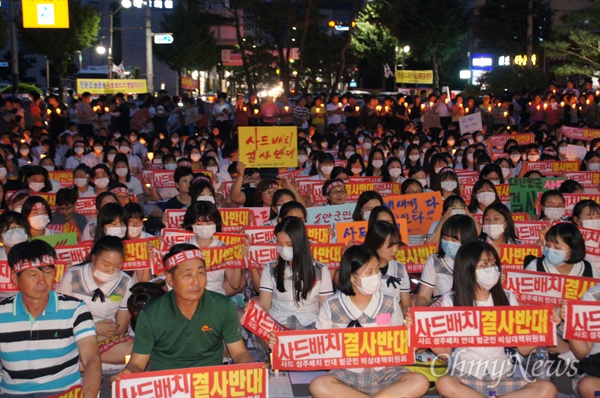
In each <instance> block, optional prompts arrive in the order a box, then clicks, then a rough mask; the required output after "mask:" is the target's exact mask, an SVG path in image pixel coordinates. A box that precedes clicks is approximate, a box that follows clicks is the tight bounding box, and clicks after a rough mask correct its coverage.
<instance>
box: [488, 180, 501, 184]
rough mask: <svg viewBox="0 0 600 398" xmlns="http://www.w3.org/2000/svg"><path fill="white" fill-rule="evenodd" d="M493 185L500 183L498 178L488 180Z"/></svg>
mask: <svg viewBox="0 0 600 398" xmlns="http://www.w3.org/2000/svg"><path fill="white" fill-rule="evenodd" d="M490 181H491V182H492V184H494V185H500V180H490Z"/></svg>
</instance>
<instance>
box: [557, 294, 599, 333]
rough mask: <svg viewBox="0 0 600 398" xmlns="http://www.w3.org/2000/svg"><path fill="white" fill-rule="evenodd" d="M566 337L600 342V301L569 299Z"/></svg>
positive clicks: (566, 312) (566, 315)
mask: <svg viewBox="0 0 600 398" xmlns="http://www.w3.org/2000/svg"><path fill="white" fill-rule="evenodd" d="M564 338H565V339H567V340H583V341H593V342H600V303H598V302H595V301H567V308H566V311H565V330H564Z"/></svg>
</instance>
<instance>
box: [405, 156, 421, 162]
mask: <svg viewBox="0 0 600 398" xmlns="http://www.w3.org/2000/svg"><path fill="white" fill-rule="evenodd" d="M408 158H409V159H410V160H411V161H413V162H417V161H419V159H421V156H420V155H408Z"/></svg>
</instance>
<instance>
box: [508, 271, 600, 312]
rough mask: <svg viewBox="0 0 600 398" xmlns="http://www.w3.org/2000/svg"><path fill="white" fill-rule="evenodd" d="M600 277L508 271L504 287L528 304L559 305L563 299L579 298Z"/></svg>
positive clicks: (520, 300)
mask: <svg viewBox="0 0 600 398" xmlns="http://www.w3.org/2000/svg"><path fill="white" fill-rule="evenodd" d="M598 282H600V279H594V278H586V277H583V276H571V275H562V274H549V273H546V272H536V271H508V272H507V274H506V282H505V284H504V288H505V289H506V290H509V291H511V292H512V293H514V295H515V297H516V298H517V300H518V301H519V302H521V303H528V304H540V303H546V304H553V305H559V304H560V301H561V300H565V299H566V300H579V299H580V298H581V296H583V294H584V293H585V292H587V291H588V289H589V288H591V287H592V286H594V285H595V284H596V283H598Z"/></svg>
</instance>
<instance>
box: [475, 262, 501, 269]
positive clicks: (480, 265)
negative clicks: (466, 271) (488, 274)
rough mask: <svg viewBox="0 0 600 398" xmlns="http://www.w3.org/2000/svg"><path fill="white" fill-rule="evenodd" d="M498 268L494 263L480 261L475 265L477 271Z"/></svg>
mask: <svg viewBox="0 0 600 398" xmlns="http://www.w3.org/2000/svg"><path fill="white" fill-rule="evenodd" d="M494 267H498V264H496V262H495V261H480V262H478V263H477V269H488V268H494Z"/></svg>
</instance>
